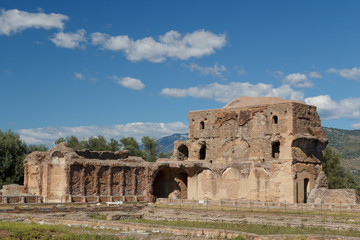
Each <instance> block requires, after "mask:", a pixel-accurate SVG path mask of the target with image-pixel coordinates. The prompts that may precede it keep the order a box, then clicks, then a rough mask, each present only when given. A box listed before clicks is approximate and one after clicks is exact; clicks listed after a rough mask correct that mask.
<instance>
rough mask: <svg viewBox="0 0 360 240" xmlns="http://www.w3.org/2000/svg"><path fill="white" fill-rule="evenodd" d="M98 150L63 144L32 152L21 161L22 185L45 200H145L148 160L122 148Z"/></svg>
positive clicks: (147, 181)
mask: <svg viewBox="0 0 360 240" xmlns="http://www.w3.org/2000/svg"><path fill="white" fill-rule="evenodd" d="M98 153H99V152H90V151H75V150H73V149H71V148H68V147H66V145H65V144H60V145H57V146H55V147H54V148H53V149H52V150H50V151H49V152H48V153H40V152H34V153H32V154H30V155H29V156H28V157H27V158H26V160H25V163H24V167H25V180H24V185H25V187H26V188H27V190H28V191H29V192H31V193H32V194H37V195H42V196H43V197H44V201H46V202H60V201H64V202H73V201H74V202H99V201H103V202H104V201H114V200H117V201H119V200H123V199H124V198H125V197H131V198H132V199H133V200H136V199H137V198H142V199H143V200H144V199H145V198H146V197H147V195H149V194H148V192H150V191H151V186H150V185H149V184H148V183H149V182H150V183H151V181H149V179H148V178H149V168H148V163H147V162H145V161H144V160H143V159H141V158H138V157H129V156H128V153H125V154H124V152H121V151H119V152H115V155H114V153H111V152H100V153H101V155H99V154H98ZM109 158H110V159H109ZM111 158H115V159H111ZM150 176H151V173H150Z"/></svg>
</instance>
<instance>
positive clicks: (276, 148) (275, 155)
mask: <svg viewBox="0 0 360 240" xmlns="http://www.w3.org/2000/svg"><path fill="white" fill-rule="evenodd" d="M279 155H280V142H274V143H273V144H272V157H273V158H279Z"/></svg>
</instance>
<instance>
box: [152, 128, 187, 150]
mask: <svg viewBox="0 0 360 240" xmlns="http://www.w3.org/2000/svg"><path fill="white" fill-rule="evenodd" d="M186 140H188V134H187V133H183V134H181V133H175V134H173V135H171V136H167V137H162V138H159V139H158V140H156V142H157V149H158V153H160V152H163V153H167V154H168V153H172V152H173V150H174V142H175V141H186Z"/></svg>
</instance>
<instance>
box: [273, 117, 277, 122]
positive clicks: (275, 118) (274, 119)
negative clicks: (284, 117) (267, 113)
mask: <svg viewBox="0 0 360 240" xmlns="http://www.w3.org/2000/svg"><path fill="white" fill-rule="evenodd" d="M273 123H274V124H278V117H277V116H273Z"/></svg>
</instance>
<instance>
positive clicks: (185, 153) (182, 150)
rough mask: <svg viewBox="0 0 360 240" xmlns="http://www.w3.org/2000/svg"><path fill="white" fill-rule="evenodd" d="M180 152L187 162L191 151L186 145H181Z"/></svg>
mask: <svg viewBox="0 0 360 240" xmlns="http://www.w3.org/2000/svg"><path fill="white" fill-rule="evenodd" d="M178 151H179V153H180V154H181V157H182V158H183V159H184V160H186V159H188V157H189V149H188V147H187V146H186V145H184V144H181V145H180V146H179V147H178Z"/></svg>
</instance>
